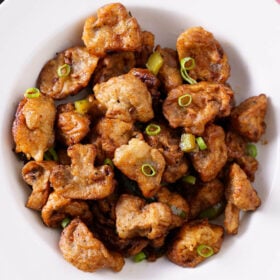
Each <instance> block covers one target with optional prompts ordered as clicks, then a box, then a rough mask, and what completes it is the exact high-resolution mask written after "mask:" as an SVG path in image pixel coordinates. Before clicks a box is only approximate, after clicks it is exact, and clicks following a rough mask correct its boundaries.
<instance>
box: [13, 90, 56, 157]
mask: <svg viewBox="0 0 280 280" xmlns="http://www.w3.org/2000/svg"><path fill="white" fill-rule="evenodd" d="M55 112H56V109H55V105H54V102H53V100H52V99H51V98H49V97H47V96H43V95H42V94H41V95H40V96H39V97H37V98H24V99H23V100H21V101H20V103H19V105H18V108H17V111H16V115H15V119H14V122H13V128H12V133H13V138H14V142H15V144H16V148H15V151H16V152H17V153H21V152H22V153H24V154H25V156H26V157H27V159H30V158H33V159H35V160H36V161H42V160H43V157H44V152H45V151H47V150H48V149H49V148H51V147H52V146H53V143H54V129H53V128H54V121H55Z"/></svg>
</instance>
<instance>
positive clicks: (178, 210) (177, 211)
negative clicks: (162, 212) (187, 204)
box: [170, 205, 187, 219]
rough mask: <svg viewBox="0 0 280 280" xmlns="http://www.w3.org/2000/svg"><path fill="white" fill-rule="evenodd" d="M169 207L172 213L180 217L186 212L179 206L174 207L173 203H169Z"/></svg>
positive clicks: (184, 216) (183, 217)
mask: <svg viewBox="0 0 280 280" xmlns="http://www.w3.org/2000/svg"><path fill="white" fill-rule="evenodd" d="M170 209H171V211H172V213H173V214H174V215H176V216H179V217H181V218H182V219H185V218H186V216H187V214H186V212H185V211H184V210H182V209H181V208H178V207H176V206H175V205H171V206H170Z"/></svg>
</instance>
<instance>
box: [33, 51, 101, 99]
mask: <svg viewBox="0 0 280 280" xmlns="http://www.w3.org/2000/svg"><path fill="white" fill-rule="evenodd" d="M97 62H98V58H97V57H96V56H94V55H93V54H91V53H89V51H88V50H87V49H86V48H85V47H73V48H69V49H67V50H65V51H63V52H60V53H58V55H57V56H56V57H55V58H53V59H51V60H49V61H48V62H47V63H46V64H45V65H44V67H43V69H42V70H41V72H40V74H39V78H38V82H37V84H38V88H39V89H40V91H41V92H42V93H43V94H45V95H47V96H50V97H52V98H53V99H63V98H65V97H67V96H69V95H74V94H77V93H78V92H79V91H80V90H81V89H83V88H85V87H86V86H87V85H88V83H89V80H90V77H91V75H92V73H93V71H94V69H95V67H96V66H97ZM65 64H68V65H69V66H70V73H69V75H67V76H65V77H64V76H62V77H60V76H59V75H58V68H59V67H61V66H63V65H65Z"/></svg>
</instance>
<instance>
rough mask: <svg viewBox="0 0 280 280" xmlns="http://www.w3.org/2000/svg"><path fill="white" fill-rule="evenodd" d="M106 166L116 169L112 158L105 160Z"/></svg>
mask: <svg viewBox="0 0 280 280" xmlns="http://www.w3.org/2000/svg"><path fill="white" fill-rule="evenodd" d="M104 164H105V165H110V166H111V167H112V168H114V163H113V161H112V160H111V159H110V158H106V159H105V160H104Z"/></svg>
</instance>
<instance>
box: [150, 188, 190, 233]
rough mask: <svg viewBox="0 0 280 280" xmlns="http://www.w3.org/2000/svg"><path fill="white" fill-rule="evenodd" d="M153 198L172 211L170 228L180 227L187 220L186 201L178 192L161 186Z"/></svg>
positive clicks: (187, 205)
mask: <svg viewBox="0 0 280 280" xmlns="http://www.w3.org/2000/svg"><path fill="white" fill-rule="evenodd" d="M155 198H156V199H157V201H158V202H161V203H165V204H166V205H168V206H169V207H170V210H171V212H172V222H171V225H170V229H172V228H175V227H180V226H181V225H182V224H183V223H184V222H185V221H187V219H188V217H189V213H190V207H189V204H188V202H187V201H186V200H185V199H184V198H183V197H182V196H181V195H179V194H178V193H175V192H171V191H169V190H168V189H167V188H166V187H162V188H161V189H160V190H159V191H158V192H157V194H156V195H155Z"/></svg>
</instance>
